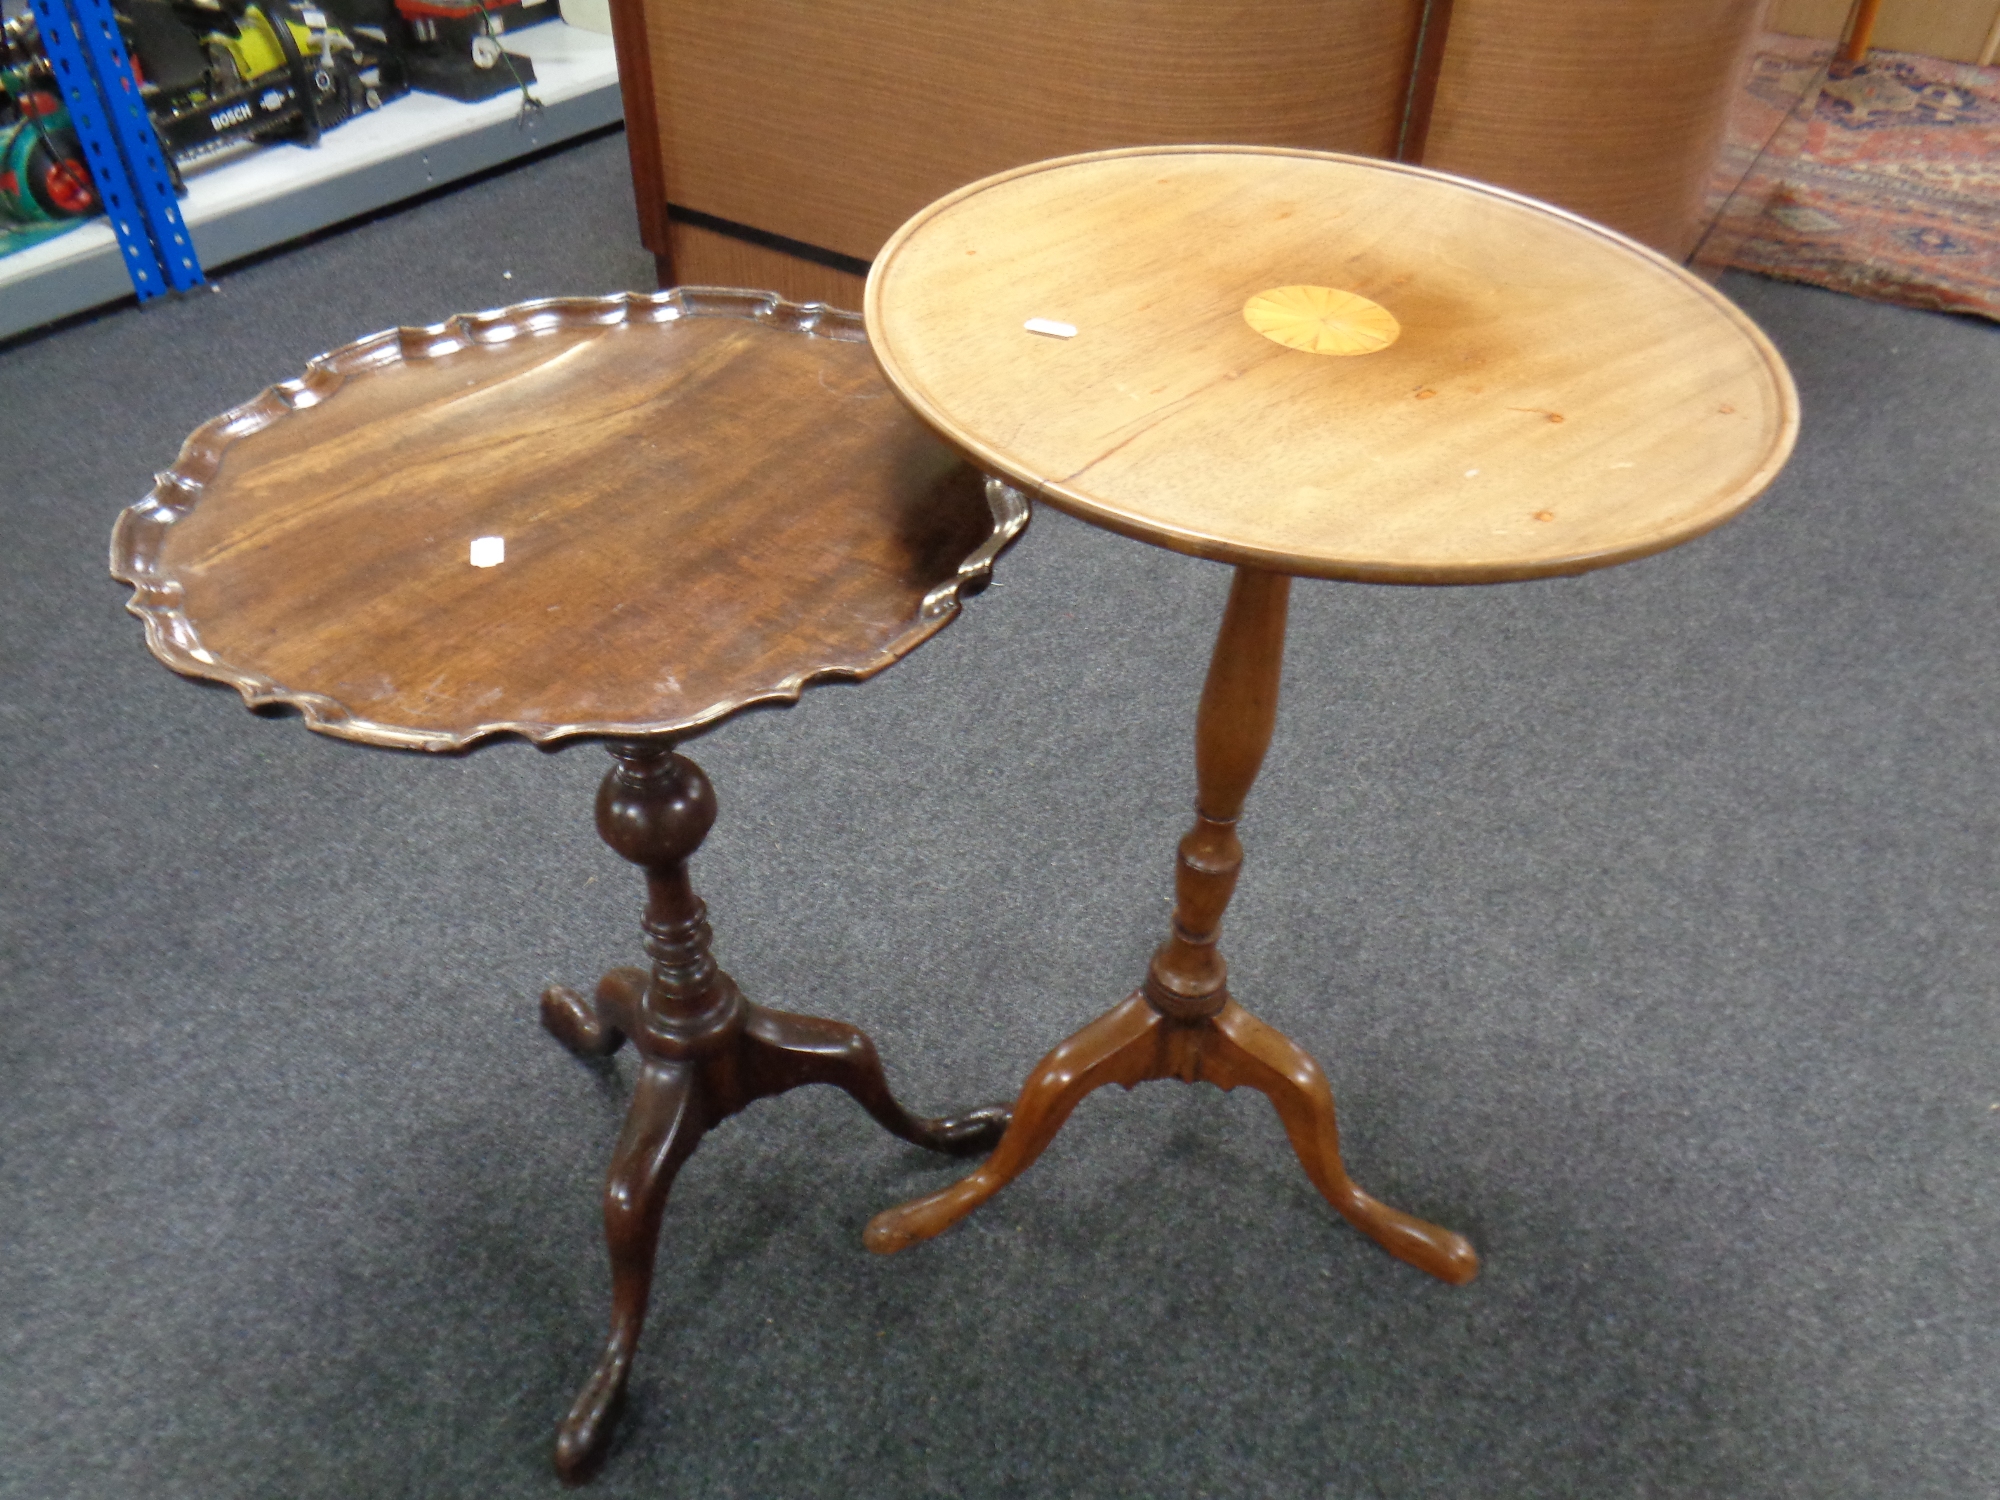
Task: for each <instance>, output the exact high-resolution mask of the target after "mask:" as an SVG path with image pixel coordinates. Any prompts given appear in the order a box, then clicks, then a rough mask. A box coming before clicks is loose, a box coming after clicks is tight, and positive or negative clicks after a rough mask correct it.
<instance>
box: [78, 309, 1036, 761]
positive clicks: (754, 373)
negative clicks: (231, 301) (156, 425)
mask: <svg viewBox="0 0 2000 1500" xmlns="http://www.w3.org/2000/svg"><path fill="white" fill-rule="evenodd" d="M829 495H839V496H841V497H842V500H843V503H841V504H824V503H817V502H823V501H824V500H825V499H826V497H828V496H829ZM1027 516H1028V512H1027V504H1026V501H1025V500H1024V499H1023V498H1022V497H1021V496H1020V495H1019V494H1018V493H1016V492H1015V491H1013V490H1011V489H1009V488H1008V487H1007V486H1006V485H1004V484H1002V483H999V482H997V481H985V482H982V480H981V479H980V477H979V476H978V475H977V474H975V473H973V472H972V471H971V470H970V469H968V468H966V467H965V466H964V465H963V464H962V463H960V462H959V461H958V457H957V455H956V454H954V453H953V452H952V451H951V449H950V448H949V447H947V446H946V445H944V444H943V443H941V442H939V441H938V439H937V438H936V437H935V436H934V435H932V434H931V433H930V432H929V431H928V429H926V428H925V427H924V426H923V425H922V424H921V423H920V422H918V421H917V420H916V419H914V418H913V417H912V416H911V415H910V414H909V413H908V412H907V411H906V410H905V409H904V407H903V405H902V403H901V402H899V401H897V400H896V399H895V397H894V396H893V394H892V393H891V392H890V390H889V388H888V387H887V386H886V385H885V384H884V383H883V381H882V379H881V375H880V372H879V370H878V369H877V367H876V365H875V362H874V360H873V358H872V356H871V355H870V353H869V351H868V348H867V336H866V333H865V332H864V330H863V328H862V324H861V320H860V319H859V317H858V316H856V315H854V314H852V313H843V312H838V311H835V310H832V309H828V308H824V307H821V306H819V305H817V304H814V305H809V306H804V307H801V306H797V305H794V304H792V303H788V302H784V301H782V300H781V299H779V298H778V297H776V296H775V295H772V294H769V293H755V292H734V291H725V290H719V289H705V288H680V289H677V290H674V291H669V292H662V293H658V294H653V295H642V294H633V293H620V294H617V295H613V296H607V297H574V298H551V299H546V300H542V301H537V302H527V303H521V304H517V305H515V306H513V307H507V308H501V309H498V310H495V311H491V312H485V313H478V314H468V315H460V316H457V317H453V318H450V319H447V320H446V321H445V322H442V323H439V324H436V325H433V326H430V327H426V328H397V329H391V330H388V331H386V332H383V333H379V334H375V335H373V336H371V337H368V338H364V339H359V340H356V341H354V342H353V343H350V344H347V345H343V346H342V347H340V348H338V349H335V350H333V351H331V352H329V353H327V354H323V355H321V356H319V357H318V358H316V359H314V360H312V361H311V362H310V363H309V364H308V366H307V368H306V371H305V373H304V374H303V375H302V376H300V377H299V378H297V379H295V380H289V381H286V382H284V383H282V384H280V385H277V386H273V387H271V388H270V389H268V390H266V391H264V392H263V393H262V394H260V395H258V396H257V397H256V398H254V399H253V400H251V401H248V402H246V403H244V404H243V405H241V406H238V407H236V408H234V409H233V410H231V411H229V412H226V413H224V414H223V415H222V416H219V417H216V418H214V419H213V420H211V421H209V422H207V423H204V424H203V425H202V426H201V427H199V428H198V429H196V431H195V432H194V433H193V434H192V435H191V436H190V437H189V438H188V439H187V441H186V443H185V444H184V445H183V447H182V449H181V452H180V456H179V458H178V459H177V460H176V461H175V463H174V465H173V467H172V468H170V469H169V470H167V471H166V472H165V473H163V474H161V475H159V476H158V478H157V480H156V482H155V484H154V486H153V488H152V490H151V492H150V493H149V494H148V495H147V497H146V498H145V499H144V500H142V501H141V502H139V503H138V504H136V505H134V506H131V507H129V508H128V509H127V510H126V511H124V512H123V513H122V514H121V515H120V517H119V519H118V522H117V525H116V528H115V529H114V531H113V535H112V542H111V572H112V575H113V577H115V578H117V579H118V580H119V581H121V582H123V583H127V584H129V585H131V587H132V590H133V593H132V598H131V599H130V600H129V601H127V604H126V608H127V609H129V610H130V611H131V612H132V613H133V614H135V615H137V616H139V618H140V619H141V620H143V621H144V622H145V626H146V637H147V643H148V645H149V646H150V647H151V648H152V650H153V653H154V654H155V655H156V656H157V657H159V658H160V659H161V660H162V661H163V662H165V663H166V664H167V665H168V666H170V667H172V668H173V669H174V670H176V671H178V672H181V673H183V674H185V675H188V676H193V677H199V678H207V679H210V680H214V681H220V682H225V683H228V684H230V685H231V686H233V687H235V688H236V689H237V690H238V691H239V692H240V693H241V694H242V696H243V698H244V700H245V702H246V703H247V704H249V705H250V706H251V707H253V708H254V707H263V706H267V705H272V704H282V705H287V706H290V707H292V708H295V709H297V710H298V711H299V712H301V713H302V714H303V715H304V717H305V719H306V721H307V723H308V724H309V725H310V727H312V728H314V729H316V730H319V731H321V732H324V733H327V734H331V735H335V736H338V737H341V738H345V739H351V740H358V741H361V742H363V743H367V744H373V745H383V746H391V747H395V748H401V749H423V750H433V751H458V750H463V749H465V748H467V747H469V746H471V745H473V744H475V743H477V742H478V741H480V740H483V739H486V738H488V737H490V736H493V735H498V734H515V735H519V736H521V737H523V738H525V739H528V740H531V741H533V742H535V743H537V744H542V745H548V744H551V743H554V742H557V741H562V740H568V739H573V738H580V737H592V738H617V739H635V738H644V737H652V736H675V737H681V736H685V735H688V734H691V733H694V732H696V731H698V730H700V729H703V728H706V727H710V726H712V725H714V724H715V723H717V722H720V721H721V720H722V719H724V718H726V717H728V716H729V715H730V714H732V713H735V712H736V711H738V710H739V709H742V708H744V707H747V706H749V705H751V704H753V703H770V702H789V701H795V700H796V699H797V698H798V696H799V694H800V692H801V691H802V690H803V688H804V686H805V684H806V683H807V682H809V681H812V680H814V679H817V678H824V677H828V676H840V677H848V678H864V677H868V676H871V675H873V674H874V673H875V672H878V671H880V670H881V669H882V668H883V667H886V666H887V665H889V664H890V663H891V662H893V661H895V660H897V659H898V658H899V657H901V656H903V655H904V654H906V653H907V652H908V651H910V650H911V649H913V648H914V647H915V646H916V645H918V644H919V643H920V642H922V641H923V640H925V639H927V638H928V637H929V636H931V635H933V634H935V633H936V632H937V631H938V630H939V629H941V628H942V627H943V626H944V625H945V624H946V623H947V622H948V621H949V620H950V619H951V618H952V616H953V615H955V614H956V613H957V610H958V607H959V602H960V598H961V595H962V594H963V593H964V592H965V591H967V590H968V588H969V587H970V588H972V589H976V588H977V586H978V585H980V584H982V583H983V582H984V580H985V578H986V576H987V575H988V574H989V572H990V569H991V567H992V564H993V561H994V559H995V558H996V557H997V556H998V554H999V553H1000V551H1001V550H1003V549H1004V548H1005V546H1006V545H1007V543H1009V542H1010V541H1012V540H1013V538H1014V537H1015V536H1016V535H1017V534H1018V533H1019V532H1020V530H1021V528H1022V527H1023V526H1024V525H1025V524H1026V522H1027ZM496 536H497V537H499V538H500V539H501V540H500V551H501V554H502V556H501V559H500V561H498V562H497V563H489V565H487V566H483V567H482V566H476V565H475V559H474V551H475V548H474V544H475V543H476V542H479V541H480V540H481V539H482V538H486V539H490V538H492V537H496ZM486 545H487V546H488V547H489V548H490V547H491V546H492V543H491V542H490V540H488V541H487V542H486ZM487 555H488V556H489V557H490V556H491V552H490V551H489V552H488V554H487Z"/></svg>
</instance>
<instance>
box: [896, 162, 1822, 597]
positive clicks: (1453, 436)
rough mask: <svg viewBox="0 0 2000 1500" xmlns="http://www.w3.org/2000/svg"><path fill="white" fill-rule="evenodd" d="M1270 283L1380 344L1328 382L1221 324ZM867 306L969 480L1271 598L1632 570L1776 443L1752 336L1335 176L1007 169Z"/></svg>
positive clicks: (1520, 208) (1756, 479)
mask: <svg viewBox="0 0 2000 1500" xmlns="http://www.w3.org/2000/svg"><path fill="white" fill-rule="evenodd" d="M1296 284H1310V285H1320V286H1327V287H1332V288H1336V289H1339V290H1344V291H1349V292H1353V293H1356V294H1358V295H1360V296H1363V297H1366V298H1369V299H1370V300H1372V301H1374V302H1376V303H1379V304H1380V305H1381V306H1382V307H1384V308H1385V309H1387V310H1388V311H1389V312H1390V313H1391V314H1393V315H1394V317H1395V318H1396V320H1397V321H1398V323H1399V324H1400V326H1401V330H1402V331H1401V334H1400V336H1399V337H1398V338H1397V340H1396V341H1395V342H1394V343H1393V344H1392V345H1390V346H1389V347H1387V348H1385V349H1382V350H1381V351H1379V352H1377V353H1373V354H1365V355H1358V356H1354V357H1348V358H1331V357H1326V356H1323V355H1319V354H1313V353H1306V352H1302V351H1299V350H1294V349H1287V348H1284V347H1282V346H1280V345H1278V344H1276V343H1273V342H1272V341H1271V340H1269V339H1267V338H1264V337H1262V336H1261V335H1259V334H1258V333H1257V332H1256V331H1255V330H1254V329H1253V328H1251V327H1250V325H1249V324H1248V323H1247V322H1246V321H1245V319H1244V316H1243V308H1244V304H1245V303H1246V302H1247V301H1248V300H1249V299H1250V298H1251V297H1253V296H1255V295H1257V294H1258V293H1261V292H1265V291H1269V290H1271V289H1273V288H1278V287H1284V286H1291V285H1296ZM865 306H866V316H867V321H868V328H869V332H870V336H871V338H872V340H873V343H874V346H875V351H876V355H877V357H878V358H879V359H880V360H881V362H882V365H883V369H884V371H885V373H886V374H887V375H888V377H889V380H890V382H891V383H892V384H893V385H894V386H895V387H896V388H897V390H898V391H899V392H900V393H901V394H902V395H903V396H904V398H905V399H906V400H907V401H909V402H910V404H911V406H912V407H913V408H914V409H915V410H916V412H917V413H918V414H919V415H920V416H922V417H923V418H924V420H925V421H927V422H928V423H930V424H931V425H932V426H933V427H934V428H936V429H937V430H938V431H939V432H940V433H942V434H943V435H945V436H946V437H947V438H948V439H949V440H951V441H952V442H953V443H955V444H956V445H958V446H959V447H960V448H961V449H962V450H963V451H964V452H965V453H967V454H968V455H969V456H970V457H971V458H972V459H973V461H974V462H976V463H978V464H980V465H981V466H982V467H984V468H986V469H987V470H988V471H989V472H991V473H996V474H1002V475H1006V476H1008V477H1010V478H1012V479H1013V480H1015V481H1016V482H1018V483H1020V484H1022V485H1024V486H1026V487H1028V488H1030V489H1032V490H1033V491H1034V492H1036V493H1038V494H1040V495H1043V496H1044V497H1046V498H1047V499H1049V500H1050V501H1051V502H1053V503H1054V504H1056V505H1059V506H1061V507H1063V508H1064V509H1067V510H1070V511H1072V512H1074V513H1076V514H1078V515H1080V516H1082V517H1084V518H1085V519H1087V520H1091V521H1094V522H1097V523H1098V524H1101V525H1104V526H1107V527H1110V528H1111V529H1113V530H1117V531H1122V532H1125V533H1127V534H1128V535H1132V536H1136V537H1139V538H1141V539H1143V540H1146V541H1150V542H1155V543H1157V544H1159V545H1162V546H1167V547H1172V548H1175V549H1177V550H1180V551H1184V552H1192V553H1195V554H1197V555H1200V556H1205V557H1212V558H1217V559H1219V560H1222V561H1226V562H1232V563H1238V564H1242V565H1245V566H1250V567H1257V568H1267V569H1274V570H1277V571H1282V572H1290V573H1300V574H1308V575H1316V576H1324V577H1336V578H1353V579H1366V580H1374V581H1380V582H1393V583H1479V582H1495V581H1500V580H1505V579H1516V578H1530V577H1538V576H1544V575H1549V574H1561V573H1577V572H1583V571H1586V570H1588V569H1590V568H1595V567H1602V566H1604V565H1606V564H1609V563H1615V562H1620V561H1623V560H1625V559H1628V558H1633V557H1639V556H1643V555H1645V554H1647V553H1650V552H1656V551H1659V550H1662V549H1663V548H1666V547H1671V546H1673V545H1675V544H1676V543H1678V542H1682V541H1685V540H1686V539H1688V538H1689V537H1692V536H1695V535H1697V534H1698V533H1700V532H1703V531H1706V530H1707V529H1709V528H1710V527H1713V526H1715V525H1718V524H1720V523H1721V522H1722V521H1724V520H1727V519H1728V518H1729V517H1730V516H1732V515H1734V514H1735V513H1736V512H1737V511H1738V510H1740V509H1741V508H1742V507H1743V506H1744V505H1746V504H1748V503H1749V502H1750V500H1751V499H1752V498H1754V497H1755V496H1756V495H1757V494H1758V493H1759V491H1761V490H1762V489H1763V488H1764V487H1765V485H1767V484H1768V483H1769V482H1770V480H1771V478H1772V477H1773V476H1774V475H1775V474H1776V473H1777V471H1778V469H1779V468H1780V467H1781V466H1782V464H1783V463H1784V460H1785V458H1786V456H1787V454H1788V453H1789V452H1790V450H1791V446H1792V443H1793V441H1794V438H1795V436H1796V433H1797V426H1798V403H1797V397H1796V394H1795V392H1794V390H1793V387H1792V383H1791V379H1790V376H1789V374H1788V373H1787V372H1786V370H1785V367H1784V364H1783V362H1782V360H1781V359H1780V358H1779V356H1778V354H1777V352H1776V351H1775V350H1774V349H1773V348H1772V346H1771V344H1770V342H1769V340H1767V339H1766V338H1765V337H1764V336H1763V335H1762V333H1760V332H1759V331H1758V330H1757V328H1756V327H1755V326H1754V325H1753V324H1752V323H1751V322H1750V321H1749V319H1747V318H1746V317H1744V316H1743V315H1742V313H1740V312H1739V311H1737V310H1736V308H1735V307H1734V306H1732V305H1731V304H1730V303H1729V302H1728V301H1727V300H1726V299H1725V298H1723V297H1722V296H1721V295H1720V294H1719V293H1717V292H1716V291H1715V290H1714V289H1712V288H1710V287H1709V286H1707V285H1705V284H1704V283H1702V282H1701V281H1699V280H1697V279H1696V278H1694V277H1692V276H1689V275H1688V274H1686V273H1685V272H1684V271H1682V270H1681V269H1680V268H1678V267H1677V266H1675V265H1673V264H1672V263H1670V262H1668V261H1667V260H1665V259H1664V258H1662V257H1661V256H1659V255H1656V254H1654V253H1652V252H1650V251H1647V250H1646V249H1644V248H1643V247H1641V246H1639V245H1637V244H1634V243H1633V242H1631V241H1629V240H1626V239H1624V238H1622V237H1621V236H1619V235H1616V234H1614V233H1612V232H1610V231H1608V230H1605V229H1602V228H1600V227H1598V226H1595V225H1592V224H1589V223H1586V222H1584V221H1582V220H1580V219H1577V218H1574V217H1572V216H1570V215H1567V214H1564V213H1561V212H1559V211H1557V210H1554V209H1551V208H1549V207H1547V206H1545V205H1541V204H1537V203H1534V202H1531V201H1528V200H1525V199H1522V198H1518V197H1516V196H1514V195H1512V194H1509V193H1506V192H1503V191H1500V190H1497V189H1491V188H1486V187H1483V186H1480V185H1478V184H1472V183H1466V182H1461V181H1458V180H1455V179H1451V178H1447V177H1443V176H1440V175H1438V174H1436V173H1432V172H1427V171H1422V170H1419V169H1416V168H1411V167H1405V166H1398V165H1394V164H1389V163H1381V162H1367V161H1361V160H1357V159H1354V158H1348V157H1338V156H1331V155H1322V154H1315V153H1307V152H1290V151H1281V150H1276V149H1261V150H1258V149H1245V148H1236V147H1206V148H1204V147H1161V148H1144V149H1139V150H1133V151H1121V152H1105V153H1099V154H1096V155H1092V156H1084V157H1076V158H1070V159H1067V160H1063V161H1056V162H1046V163H1041V164H1038V165H1036V166H1033V167H1028V168H1023V169H1021V170H1018V171H1015V172H1010V173H1004V174H1001V175H999V176H997V177H993V178H990V179H988V180H986V181H984V182H981V183H976V184H974V185H972V186H970V187H968V188H965V189H962V190H961V191H959V192H957V193H954V194H952V195H951V196H949V197H947V198H945V199H943V200H941V201H940V202H938V203H936V204H933V205H932V206H931V207H930V208H928V209H926V210H924V211H923V212H922V213H920V214H919V215H917V216H916V217H915V218H914V219H912V220H911V221H910V222H909V223H908V224H906V225H905V226H904V227H903V228H902V229H901V230H899V231H898V232H897V234H896V236H895V238H894V239H892V240H891V241H890V243H889V244H888V246H887V247H886V248H885V249H884V251H883V253H882V255H881V256H880V257H879V258H878V259H877V261H876V263H875V267H874V271H873V273H872V274H871V276H870V278H869V282H868V289H867V298H866V304H865ZM1030 318H1046V319H1052V320H1057V321H1060V322H1063V323H1067V324H1071V325H1074V326H1075V327H1076V329H1077V330H1078V331H1077V333H1076V336H1075V337H1073V338H1067V339H1062V338H1048V337H1043V336H1040V335H1037V334H1034V333H1030V332H1027V331H1025V330H1024V328H1023V324H1024V322H1025V321H1026V320H1028V319H1030Z"/></svg>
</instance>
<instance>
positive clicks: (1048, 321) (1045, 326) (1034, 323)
mask: <svg viewBox="0 0 2000 1500" xmlns="http://www.w3.org/2000/svg"><path fill="white" fill-rule="evenodd" d="M1021 326H1022V327H1023V328H1025V329H1027V330H1028V332H1030V333H1045V334H1047V335H1048V336H1049V337H1050V338H1052V339H1073V338H1075V337H1076V324H1074V323H1058V322H1057V321H1056V320H1055V319H1054V318H1030V319H1028V321H1027V322H1025V323H1023V324H1022V325H1021Z"/></svg>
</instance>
